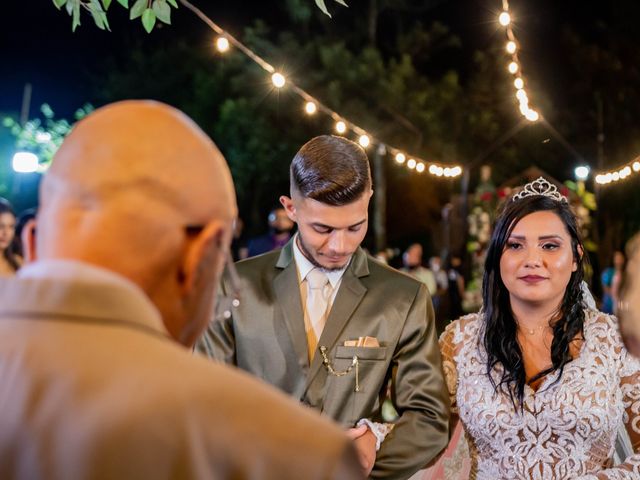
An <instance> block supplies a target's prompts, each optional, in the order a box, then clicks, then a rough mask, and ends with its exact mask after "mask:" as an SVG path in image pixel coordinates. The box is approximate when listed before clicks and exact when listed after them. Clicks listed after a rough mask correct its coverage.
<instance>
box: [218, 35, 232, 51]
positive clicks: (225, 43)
mask: <svg viewBox="0 0 640 480" xmlns="http://www.w3.org/2000/svg"><path fill="white" fill-rule="evenodd" d="M216 48H217V49H218V51H219V52H220V53H225V52H227V51H228V50H229V39H228V38H227V37H223V36H220V37H218V38H217V39H216Z"/></svg>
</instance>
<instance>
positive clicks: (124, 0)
mask: <svg viewBox="0 0 640 480" xmlns="http://www.w3.org/2000/svg"><path fill="white" fill-rule="evenodd" d="M118 3H119V4H120V5H122V6H123V7H124V8H129V0H118Z"/></svg>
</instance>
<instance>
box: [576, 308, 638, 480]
mask: <svg viewBox="0 0 640 480" xmlns="http://www.w3.org/2000/svg"><path fill="white" fill-rule="evenodd" d="M609 319H610V320H611V321H610V323H611V328H612V330H613V331H614V333H613V334H612V336H611V338H612V343H613V345H612V347H613V354H614V355H615V357H616V360H617V364H618V367H619V376H620V389H621V391H622V401H623V403H624V415H623V422H624V425H625V427H626V431H627V433H628V434H629V439H630V441H631V447H632V450H633V451H632V453H631V454H630V455H629V456H628V457H627V458H626V459H625V460H624V461H623V462H622V463H621V464H619V465H617V466H615V467H613V468H609V469H606V470H602V471H601V472H599V473H598V474H597V475H596V476H595V477H586V478H597V479H599V480H618V479H630V480H631V479H638V478H640V360H639V359H637V358H635V357H633V356H632V355H631V354H629V353H628V352H627V349H626V348H625V347H624V345H623V343H622V339H621V337H620V335H619V332H618V322H617V320H615V318H614V317H609Z"/></svg>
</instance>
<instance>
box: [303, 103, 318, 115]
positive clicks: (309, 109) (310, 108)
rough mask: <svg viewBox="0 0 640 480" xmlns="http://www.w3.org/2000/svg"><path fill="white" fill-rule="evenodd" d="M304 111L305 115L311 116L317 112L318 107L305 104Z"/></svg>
mask: <svg viewBox="0 0 640 480" xmlns="http://www.w3.org/2000/svg"><path fill="white" fill-rule="evenodd" d="M304 111H305V112H307V115H313V114H314V113H316V112H317V111H318V107H317V106H316V104H315V103H313V102H307V103H306V104H305V106H304Z"/></svg>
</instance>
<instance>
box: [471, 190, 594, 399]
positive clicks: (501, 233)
mask: <svg viewBox="0 0 640 480" xmlns="http://www.w3.org/2000/svg"><path fill="white" fill-rule="evenodd" d="M540 211H549V212H553V213H555V214H556V215H557V216H558V217H559V218H560V219H561V220H562V223H564V225H565V227H566V229H567V231H568V232H569V235H570V237H571V247H572V248H571V249H572V251H573V257H574V260H575V262H576V264H577V267H578V268H577V269H576V271H575V272H573V273H572V274H571V279H570V280H569V284H568V285H567V289H566V290H565V292H564V298H563V300H562V303H561V305H560V309H559V311H558V314H557V315H556V316H555V317H554V322H553V323H552V326H553V342H552V343H551V360H552V364H553V366H552V367H551V368H549V369H547V370H545V371H542V372H540V373H538V374H537V375H536V376H535V377H533V378H532V379H531V380H530V382H533V381H535V380H538V379H540V378H542V377H543V376H545V375H547V374H549V373H551V372H554V371H556V370H559V374H558V378H557V379H556V382H557V381H558V380H559V379H560V377H561V376H562V372H563V369H564V367H565V365H566V364H567V363H568V362H570V361H571V360H572V359H573V358H572V356H571V353H570V350H569V346H570V343H571V341H572V340H573V339H574V338H575V337H576V335H577V334H581V335H582V333H583V325H584V305H583V297H582V289H581V282H582V280H583V277H584V262H585V261H586V260H585V259H584V257H585V255H581V252H584V249H583V248H582V240H581V239H580V233H579V231H578V225H577V221H576V217H575V215H574V214H573V212H572V211H571V207H569V205H568V203H567V202H566V201H558V200H554V199H553V198H550V197H548V196H543V195H532V196H527V197H524V198H521V199H518V200H511V201H508V203H507V204H506V205H505V207H504V209H503V210H502V212H501V213H500V215H499V216H498V218H497V220H496V223H495V226H494V229H493V234H492V236H491V241H490V243H489V248H488V250H487V258H486V261H485V270H484V277H483V281H482V300H483V305H484V307H483V312H482V316H483V320H484V331H483V334H482V337H483V344H484V348H485V350H486V353H487V375H488V376H489V379H490V380H491V383H492V385H493V386H494V388H495V389H496V392H498V391H500V392H506V393H507V394H508V395H509V398H510V399H511V402H512V403H513V404H514V406H517V405H519V406H520V408H522V400H523V397H524V387H525V384H526V383H527V379H526V374H525V369H524V362H523V358H522V350H521V349H520V345H519V343H518V340H517V326H516V321H515V319H514V318H513V314H512V312H511V304H510V301H509V291H508V290H507V288H506V287H505V285H504V283H503V281H502V278H501V276H500V258H501V257H502V253H503V251H504V248H505V245H506V243H507V240H508V239H509V236H510V235H511V231H512V230H513V228H514V227H515V225H516V224H517V223H518V222H519V221H520V220H521V219H522V218H524V217H525V216H527V215H529V214H531V213H535V212H540ZM496 366H501V367H502V372H500V371H499V370H497V371H496V370H495V369H494V367H496Z"/></svg>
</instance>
